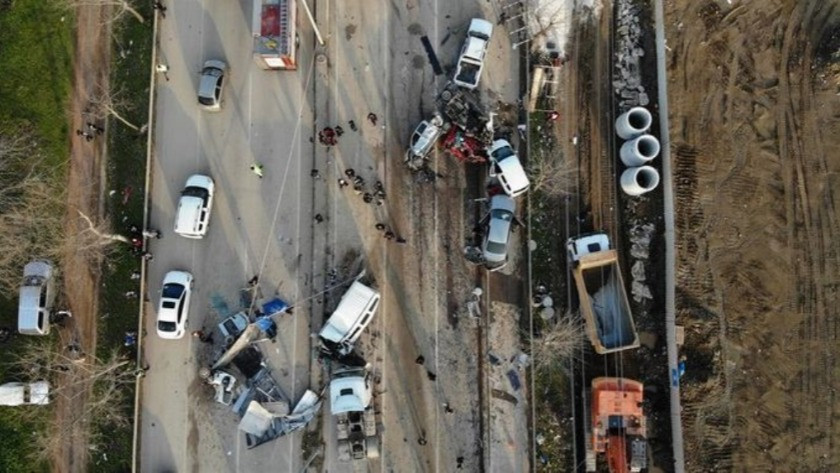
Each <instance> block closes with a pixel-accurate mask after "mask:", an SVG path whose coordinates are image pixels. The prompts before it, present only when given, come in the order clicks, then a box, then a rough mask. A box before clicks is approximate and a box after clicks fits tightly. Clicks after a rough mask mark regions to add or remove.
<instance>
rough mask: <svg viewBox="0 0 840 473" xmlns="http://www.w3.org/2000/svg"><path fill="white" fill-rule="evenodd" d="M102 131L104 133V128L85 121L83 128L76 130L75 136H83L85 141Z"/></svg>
mask: <svg viewBox="0 0 840 473" xmlns="http://www.w3.org/2000/svg"><path fill="white" fill-rule="evenodd" d="M102 133H105V129H104V128H102V127H101V126H99V125H97V124H96V123H92V122H87V124H86V125H85V128H84V129H82V130H76V136H83V137H84V138H85V141H93V139H94V138H95V137H96V136H97V135H101V134H102Z"/></svg>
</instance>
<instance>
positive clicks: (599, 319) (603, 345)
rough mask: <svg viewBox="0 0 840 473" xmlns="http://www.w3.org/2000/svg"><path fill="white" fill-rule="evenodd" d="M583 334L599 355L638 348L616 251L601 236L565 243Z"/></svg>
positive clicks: (634, 326) (578, 238)
mask: <svg viewBox="0 0 840 473" xmlns="http://www.w3.org/2000/svg"><path fill="white" fill-rule="evenodd" d="M566 248H567V251H568V256H569V263H570V264H571V266H572V274H573V276H574V278H575V285H576V286H577V292H578V296H579V298H580V312H581V315H582V316H583V319H584V320H585V322H586V334H587V336H588V337H589V341H590V342H591V343H592V346H593V347H595V351H596V352H597V353H599V354H606V353H613V352H617V351H621V350H627V349H630V348H636V347H638V346H639V334H638V333H637V332H636V324H635V323H634V322H633V313H632V312H631V311H630V301H629V300H628V299H627V292H626V291H625V288H624V279H623V278H622V276H621V267H620V266H619V263H618V252H617V251H616V250H614V249H611V248H610V240H609V237H608V236H607V235H606V234H605V233H594V234H589V235H581V236H578V237H574V238H570V239H569V240H568V241H567V243H566Z"/></svg>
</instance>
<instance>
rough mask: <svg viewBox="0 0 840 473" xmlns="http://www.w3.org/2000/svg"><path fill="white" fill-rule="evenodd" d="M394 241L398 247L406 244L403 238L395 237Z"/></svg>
mask: <svg viewBox="0 0 840 473" xmlns="http://www.w3.org/2000/svg"><path fill="white" fill-rule="evenodd" d="M396 241H397V243H399V244H400V245H405V244H406V243H407V242H406V241H405V238H403V237H397V240H396Z"/></svg>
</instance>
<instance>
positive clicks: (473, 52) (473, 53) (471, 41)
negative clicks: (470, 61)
mask: <svg viewBox="0 0 840 473" xmlns="http://www.w3.org/2000/svg"><path fill="white" fill-rule="evenodd" d="M486 45H487V41H485V40H483V39H481V38H476V37H474V36H467V43H466V50H465V51H464V55H465V56H468V57H471V58H481V55H482V54H483V53H484V48H485V46H486Z"/></svg>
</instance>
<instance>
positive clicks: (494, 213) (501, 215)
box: [490, 209, 513, 222]
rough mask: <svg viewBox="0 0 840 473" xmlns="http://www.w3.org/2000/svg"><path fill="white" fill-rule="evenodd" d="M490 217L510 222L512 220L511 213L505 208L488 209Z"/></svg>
mask: <svg viewBox="0 0 840 473" xmlns="http://www.w3.org/2000/svg"><path fill="white" fill-rule="evenodd" d="M490 217H491V218H492V219H493V220H504V221H505V222H510V221H511V220H513V214H512V213H510V212H508V211H507V210H502V209H496V210H491V211H490Z"/></svg>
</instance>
